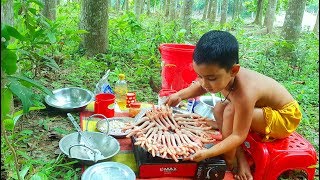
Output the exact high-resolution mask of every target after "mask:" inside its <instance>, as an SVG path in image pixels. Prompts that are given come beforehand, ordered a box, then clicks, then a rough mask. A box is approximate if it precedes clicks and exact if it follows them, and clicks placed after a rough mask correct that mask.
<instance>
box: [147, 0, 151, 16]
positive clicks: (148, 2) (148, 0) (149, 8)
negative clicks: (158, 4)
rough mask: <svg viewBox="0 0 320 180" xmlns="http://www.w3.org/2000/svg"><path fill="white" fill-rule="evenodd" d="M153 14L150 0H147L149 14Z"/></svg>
mask: <svg viewBox="0 0 320 180" xmlns="http://www.w3.org/2000/svg"><path fill="white" fill-rule="evenodd" d="M150 14H151V7H150V0H147V15H150Z"/></svg>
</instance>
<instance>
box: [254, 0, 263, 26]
mask: <svg viewBox="0 0 320 180" xmlns="http://www.w3.org/2000/svg"><path fill="white" fill-rule="evenodd" d="M262 15H263V0H258V4H257V14H256V18H255V20H254V22H253V23H254V24H258V25H260V26H261V24H262Z"/></svg>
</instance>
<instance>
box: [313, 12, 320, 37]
mask: <svg viewBox="0 0 320 180" xmlns="http://www.w3.org/2000/svg"><path fill="white" fill-rule="evenodd" d="M313 32H314V33H319V8H318V13H317V20H316V24H315V25H314V27H313Z"/></svg>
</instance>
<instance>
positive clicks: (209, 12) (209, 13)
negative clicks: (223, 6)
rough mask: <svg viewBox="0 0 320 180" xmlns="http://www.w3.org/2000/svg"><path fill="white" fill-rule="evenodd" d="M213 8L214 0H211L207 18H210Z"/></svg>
mask: <svg viewBox="0 0 320 180" xmlns="http://www.w3.org/2000/svg"><path fill="white" fill-rule="evenodd" d="M211 10H212V0H209V6H208V13H207V18H206V19H209V18H210V15H211Z"/></svg>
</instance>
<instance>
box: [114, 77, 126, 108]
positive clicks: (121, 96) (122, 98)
mask: <svg viewBox="0 0 320 180" xmlns="http://www.w3.org/2000/svg"><path fill="white" fill-rule="evenodd" d="M118 77H119V79H118V81H117V82H116V84H115V87H114V91H115V95H116V102H117V104H118V106H119V108H120V110H121V111H123V110H125V109H126V104H127V99H126V96H127V92H128V85H127V82H126V80H125V75H124V74H119V75H118Z"/></svg>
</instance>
